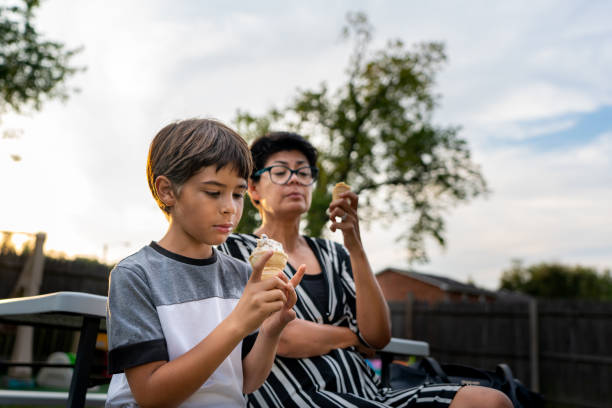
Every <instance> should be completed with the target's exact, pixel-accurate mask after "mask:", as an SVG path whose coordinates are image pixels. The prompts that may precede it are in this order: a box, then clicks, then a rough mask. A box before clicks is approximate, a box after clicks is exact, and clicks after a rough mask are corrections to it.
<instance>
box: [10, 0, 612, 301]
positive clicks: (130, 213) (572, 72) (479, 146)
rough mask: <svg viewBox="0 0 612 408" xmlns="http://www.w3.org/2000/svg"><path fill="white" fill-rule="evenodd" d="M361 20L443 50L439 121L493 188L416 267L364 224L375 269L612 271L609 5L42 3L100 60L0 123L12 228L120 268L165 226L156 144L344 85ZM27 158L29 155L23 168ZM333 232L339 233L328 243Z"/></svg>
mask: <svg viewBox="0 0 612 408" xmlns="http://www.w3.org/2000/svg"><path fill="white" fill-rule="evenodd" d="M349 11H364V12H365V13H367V15H368V17H369V20H370V23H371V24H372V26H373V27H374V29H375V31H374V38H373V41H372V47H371V49H372V50H376V49H380V48H383V47H384V46H385V43H386V42H387V40H389V39H396V38H399V39H402V40H403V41H404V42H405V43H406V44H416V43H419V42H423V41H441V42H444V44H445V46H446V53H447V55H448V62H447V64H446V65H445V66H443V68H442V70H441V71H440V72H439V74H438V77H437V83H436V87H435V91H436V93H437V94H439V95H440V99H439V106H438V107H437V108H436V111H435V114H434V123H435V124H437V125H440V126H461V131H460V134H459V135H460V136H461V137H462V138H463V139H465V140H466V141H467V142H468V144H469V147H470V149H471V152H472V155H473V160H474V161H475V162H476V163H477V164H479V165H480V168H481V171H482V173H483V175H484V177H485V179H486V180H487V183H488V186H489V188H490V190H491V193H490V194H489V195H488V196H487V197H483V198H477V199H475V200H473V201H470V202H468V203H463V204H460V205H458V206H456V207H454V208H451V209H449V210H448V211H447V212H446V213H445V220H446V223H447V226H446V227H447V229H446V232H445V238H446V240H447V244H446V247H445V248H440V247H439V246H437V245H436V244H434V243H431V242H430V243H428V247H427V248H428V252H429V256H430V262H429V263H427V264H424V265H418V264H417V265H412V266H411V265H409V264H408V263H407V261H406V253H405V251H404V250H403V247H402V245H401V243H399V242H397V239H396V238H397V235H398V234H399V233H400V232H401V229H399V228H400V227H401V226H402V222H401V220H400V221H399V222H397V223H394V225H391V226H389V225H383V224H380V223H372V224H371V225H370V227H369V229H364V230H363V231H362V235H363V241H364V246H365V249H366V251H367V252H368V255H369V258H370V263H371V264H372V268H373V270H374V271H375V272H379V271H380V270H382V269H384V268H386V267H395V268H402V269H408V268H412V269H415V270H417V271H421V272H427V273H433V274H438V275H444V276H447V277H450V278H453V279H457V280H459V281H466V280H471V281H473V282H474V283H476V284H477V285H479V286H482V287H485V288H489V289H495V288H497V287H498V285H499V280H500V276H501V274H502V272H503V270H505V269H508V268H509V267H510V266H511V263H512V260H514V259H520V260H522V261H523V263H524V264H526V265H530V264H534V263H539V262H561V263H565V264H570V265H574V264H580V265H585V266H591V267H595V268H597V269H598V270H600V271H603V270H604V269H606V268H611V267H612V211H610V209H611V207H612V160H610V157H611V156H612V81H610V79H609V78H610V74H609V73H610V67H611V66H612V26H611V25H610V24H609V21H610V16H611V15H612V3H610V2H606V1H589V2H581V1H577V0H574V1H514V2H489V1H475V0H468V1H464V2H448V1H430V2H416V1H378V0H371V1H366V0H363V1H341V0H338V1H333V2H330V1H312V2H298V1H285V2H280V1H259V2H247V1H235V2H224V1H206V2H201V1H195V0H194V1H183V2H173V1H161V0H149V1H130V2H124V1H118V0H107V1H97V0H92V1H87V2H80V1H75V0H71V1H69V0H54V1H44V2H43V3H42V6H41V8H40V9H39V10H38V12H37V20H36V21H37V26H38V29H39V30H40V31H41V32H42V33H43V34H44V35H45V36H46V37H48V38H50V39H54V40H59V41H62V42H64V43H65V44H66V45H67V47H68V48H75V47H83V49H82V51H81V52H80V53H79V54H78V55H77V57H76V58H75V59H74V63H75V64H76V65H79V66H85V67H87V69H86V71H84V72H80V73H78V74H77V75H75V76H74V77H73V78H71V79H70V80H69V82H68V85H69V86H70V87H75V88H79V89H80V91H79V92H78V93H76V94H73V95H72V96H71V97H70V98H69V100H68V101H66V102H59V101H50V102H48V103H46V104H45V105H44V107H43V109H42V111H39V112H27V113H25V114H21V115H16V114H14V113H12V112H5V113H3V114H2V115H1V116H0V120H1V121H2V123H0V130H2V131H6V130H16V131H17V132H18V134H19V135H20V137H19V138H13V139H0V181H1V184H2V186H3V188H2V199H1V200H0V210H1V211H0V230H10V231H23V232H30V233H35V232H38V231H44V232H46V234H47V240H46V244H45V248H46V250H47V251H55V252H60V253H64V254H66V255H67V256H77V255H78V256H88V257H97V258H99V259H100V260H103V261H106V262H109V263H113V262H117V261H118V260H119V259H121V258H123V257H125V256H127V255H129V254H130V253H132V252H135V251H136V250H138V249H139V248H141V247H142V246H144V245H146V244H148V243H149V242H150V241H151V240H158V239H160V238H161V237H162V236H163V234H164V232H165V230H166V227H167V223H166V220H165V218H164V217H163V215H162V213H161V211H160V210H159V209H158V208H157V206H156V205H155V202H154V201H153V199H152V197H151V194H150V192H149V190H148V187H147V183H146V178H145V161H146V154H147V150H148V145H149V143H150V141H151V139H152V138H153V136H154V135H155V133H156V132H157V131H158V130H159V129H160V128H162V127H163V126H164V125H166V124H167V123H169V122H171V121H174V120H178V119H185V118H190V117H208V118H216V119H219V120H221V121H223V122H225V123H228V124H231V121H232V120H233V118H234V117H235V115H236V111H237V110H243V111H248V112H251V113H254V114H262V113H264V112H265V111H267V110H268V109H269V108H271V107H273V106H276V107H281V106H284V105H285V104H286V103H288V102H289V101H290V100H291V98H292V96H293V95H295V92H296V90H297V89H298V88H299V89H312V88H316V87H317V86H318V85H319V84H320V83H321V82H326V83H327V84H328V86H329V87H330V88H331V89H335V88H336V87H337V86H338V85H339V84H341V83H342V81H343V80H344V79H345V69H346V67H347V64H348V57H349V55H350V51H351V49H350V45H349V44H347V43H346V42H343V41H342V39H341V36H340V31H341V28H342V26H343V25H344V23H345V16H346V13H347V12H349ZM12 154H17V155H19V156H21V157H22V160H21V161H18V162H16V161H13V160H12V159H11V158H10V155H12ZM330 237H331V238H333V239H337V240H341V236H340V235H338V233H336V234H330Z"/></svg>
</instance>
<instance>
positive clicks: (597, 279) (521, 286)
mask: <svg viewBox="0 0 612 408" xmlns="http://www.w3.org/2000/svg"><path fill="white" fill-rule="evenodd" d="M500 288H501V289H508V290H514V291H519V292H523V293H526V294H528V295H532V296H537V297H544V298H566V299H594V300H612V276H611V275H610V271H609V270H606V271H604V272H603V273H602V274H600V273H598V272H597V270H596V269H594V268H589V267H585V266H580V265H576V266H567V265H562V264H559V263H540V264H536V265H532V266H529V267H525V266H523V264H522V263H521V261H519V260H514V261H513V263H512V266H511V267H510V268H509V269H508V270H505V271H504V272H503V275H502V278H501V283H500Z"/></svg>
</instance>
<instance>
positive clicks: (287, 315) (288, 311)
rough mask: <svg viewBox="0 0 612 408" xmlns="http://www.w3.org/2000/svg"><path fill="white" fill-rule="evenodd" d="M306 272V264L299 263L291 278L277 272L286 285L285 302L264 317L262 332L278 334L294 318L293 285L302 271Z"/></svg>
mask: <svg viewBox="0 0 612 408" xmlns="http://www.w3.org/2000/svg"><path fill="white" fill-rule="evenodd" d="M305 272H306V265H300V267H299V268H298V270H297V272H296V273H295V275H293V278H291V280H289V278H287V277H286V276H285V275H284V274H282V273H279V274H278V278H279V279H281V280H282V281H283V282H285V283H286V284H287V285H288V288H287V293H286V295H287V302H285V304H284V305H283V307H282V309H280V310H279V311H278V312H276V313H274V314H273V315H272V316H270V317H269V318H267V319H266V321H265V322H264V323H263V327H265V329H264V333H267V334H270V335H275V336H276V335H279V334H280V332H281V331H282V330H283V329H284V328H285V326H286V325H287V323H289V322H290V321H292V320H293V319H295V316H296V315H295V311H294V310H293V306H295V304H296V302H297V294H296V293H295V287H296V286H297V285H299V284H300V282H301V281H302V278H303V277H304V273H305Z"/></svg>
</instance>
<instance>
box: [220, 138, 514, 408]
mask: <svg viewBox="0 0 612 408" xmlns="http://www.w3.org/2000/svg"><path fill="white" fill-rule="evenodd" d="M251 153H252V154H253V160H254V165H255V169H254V172H253V175H252V176H251V180H249V189H248V193H249V196H250V198H251V200H252V201H253V203H254V205H255V206H256V207H257V209H258V210H259V213H260V215H261V219H262V222H261V226H260V227H259V228H258V229H257V230H256V231H255V232H254V234H232V235H230V237H229V238H228V240H227V241H226V243H225V244H223V245H222V246H221V247H220V248H219V249H220V250H221V251H224V252H226V253H228V254H230V255H232V256H234V257H236V258H239V259H242V260H247V259H248V256H249V254H250V252H251V251H252V250H253V249H254V248H255V246H256V240H257V239H258V238H259V237H261V236H262V235H263V234H266V235H267V236H268V237H270V238H272V239H274V240H276V241H279V242H280V243H282V245H283V248H284V249H285V252H286V253H287V255H288V257H289V260H288V263H287V267H286V268H285V270H284V273H285V274H286V275H287V277H288V278H291V277H292V276H293V274H294V273H295V272H296V269H295V268H294V266H297V265H302V264H305V265H306V275H304V278H303V280H302V283H301V284H300V286H298V287H297V288H296V292H297V295H298V302H297V304H296V306H295V307H294V310H295V311H296V313H297V317H298V318H297V319H295V320H294V321H292V322H290V323H289V324H288V325H287V326H286V327H285V329H284V331H283V333H282V335H281V340H280V343H279V346H278V350H277V358H276V360H275V363H274V367H273V368H272V372H271V373H270V376H269V377H268V379H267V380H266V382H265V383H264V385H263V386H262V387H261V388H260V389H259V390H257V391H256V392H255V393H253V394H250V395H249V404H250V405H251V406H254V407H347V406H358V407H385V406H393V407H405V406H406V407H408V406H410V407H412V406H415V407H417V406H418V407H421V406H431V407H433V406H436V407H438V406H440V407H447V406H449V404H450V406H451V407H452V408H457V407H462V406H465V407H468V406H486V407H511V406H512V405H511V403H510V401H509V400H508V399H507V398H506V397H505V395H504V394H502V393H501V392H498V391H496V390H492V389H486V388H481V387H464V388H461V387H460V386H458V385H440V386H435V387H433V386H421V387H417V388H412V389H407V390H401V391H391V390H389V389H387V388H382V387H381V384H380V379H379V378H378V376H376V374H375V373H374V372H373V371H372V369H371V368H370V367H369V366H368V365H367V363H366V362H365V360H364V358H363V357H362V355H361V353H362V352H367V351H371V350H372V349H375V348H382V347H384V346H385V345H386V344H387V343H388V342H389V339H390V332H391V330H390V322H389V311H388V307H387V304H386V302H385V300H384V297H383V295H382V292H381V290H380V287H379V286H378V283H377V281H376V279H375V277H374V274H373V273H372V269H371V268H370V264H369V262H368V258H367V256H366V254H365V251H364V249H363V245H362V243H361V236H360V233H359V218H358V216H357V208H358V202H359V198H358V196H357V195H356V194H354V193H353V192H346V193H343V194H341V196H340V198H339V199H337V200H334V201H332V202H331V204H330V206H329V217H330V220H331V225H330V229H331V230H332V231H336V230H340V231H342V235H343V238H344V246H342V245H340V244H339V243H335V242H332V241H329V240H325V239H320V238H311V237H307V236H303V235H300V233H299V231H300V219H301V217H302V215H303V214H305V213H306V212H307V211H308V210H309V208H310V203H311V197H312V185H313V184H314V182H315V181H316V177H317V168H316V160H317V152H316V150H315V148H314V147H313V146H312V145H311V144H310V143H309V142H308V141H306V140H305V139H304V138H303V137H301V136H299V135H297V134H294V133H287V132H275V133H271V134H268V135H265V136H263V137H260V138H259V139H257V140H256V141H255V142H254V143H253V144H252V145H251ZM260 335H261V333H260ZM451 401H452V403H451ZM479 402H481V405H479V404H478V403H479Z"/></svg>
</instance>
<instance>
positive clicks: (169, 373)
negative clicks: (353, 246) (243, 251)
mask: <svg viewBox="0 0 612 408" xmlns="http://www.w3.org/2000/svg"><path fill="white" fill-rule="evenodd" d="M271 254H272V252H270V253H269V254H268V255H267V256H264V257H263V258H262V259H261V261H260V262H259V263H258V264H257V265H255V266H254V267H253V273H252V275H251V278H250V279H249V282H248V283H247V285H246V287H245V289H244V293H243V295H242V297H241V298H240V301H239V302H238V304H237V305H236V307H235V308H234V310H233V311H232V313H231V314H230V315H229V316H228V317H227V318H226V319H225V320H223V321H222V322H221V323H220V324H219V325H218V326H217V327H216V328H215V329H214V330H213V331H212V332H211V333H210V334H209V335H208V336H206V338H204V339H203V340H202V341H201V342H200V343H198V344H197V345H196V346H195V347H194V348H192V349H191V350H189V351H188V352H186V353H185V354H183V355H181V356H180V357H178V358H176V359H174V360H172V361H169V362H167V361H156V362H151V363H147V364H142V365H139V366H136V367H132V368H129V369H126V370H125V374H126V377H127V380H128V383H129V385H130V389H131V390H132V394H133V395H134V398H135V399H136V401H137V402H138V404H139V405H141V406H144V407H173V406H177V405H179V404H180V403H182V402H183V401H184V400H186V399H187V398H188V397H189V396H191V395H192V394H193V393H194V392H195V391H196V390H197V389H198V388H199V387H200V386H201V385H202V384H203V383H204V382H205V381H206V380H207V379H208V378H209V377H210V376H211V374H212V373H213V372H214V371H215V370H216V369H217V367H218V366H219V365H220V364H221V363H222V362H223V360H225V359H226V358H227V356H228V355H229V354H230V353H231V352H232V350H233V349H234V348H235V347H236V346H237V345H238V344H239V343H240V341H241V340H242V339H243V338H244V337H245V336H246V335H247V334H248V333H251V332H253V331H254V330H255V329H256V328H257V327H259V326H260V325H261V323H262V322H263V321H264V320H265V319H266V318H267V317H268V316H270V315H271V314H273V313H275V312H277V311H279V310H280V309H281V308H282V307H283V306H284V305H285V304H286V303H287V297H286V295H285V293H286V291H287V290H288V287H289V285H288V284H287V283H285V282H283V281H282V280H281V279H268V280H265V281H260V278H261V272H262V270H263V265H264V264H265V262H266V261H267V260H268V258H269V257H270V256H271Z"/></svg>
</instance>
